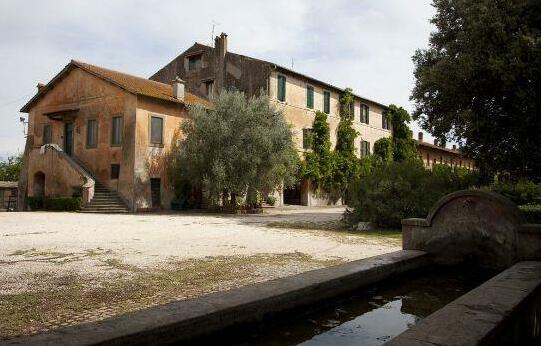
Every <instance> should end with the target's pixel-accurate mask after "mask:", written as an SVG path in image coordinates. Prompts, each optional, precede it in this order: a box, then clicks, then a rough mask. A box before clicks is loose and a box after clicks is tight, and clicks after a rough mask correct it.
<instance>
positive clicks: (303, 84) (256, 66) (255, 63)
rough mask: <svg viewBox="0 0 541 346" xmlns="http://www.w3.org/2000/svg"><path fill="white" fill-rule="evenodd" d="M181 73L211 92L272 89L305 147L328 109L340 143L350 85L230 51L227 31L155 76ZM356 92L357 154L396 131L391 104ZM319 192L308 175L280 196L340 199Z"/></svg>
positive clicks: (314, 201) (315, 201) (192, 85)
mask: <svg viewBox="0 0 541 346" xmlns="http://www.w3.org/2000/svg"><path fill="white" fill-rule="evenodd" d="M177 76H178V77H180V78H181V79H182V80H185V81H186V87H187V90H188V91H190V92H192V93H194V94H196V95H199V96H201V97H206V98H211V97H212V96H213V95H217V94H218V93H219V92H220V90H223V89H224V88H226V89H236V90H240V91H243V92H244V93H245V94H246V95H248V96H252V95H255V94H257V93H259V92H263V93H266V94H268V95H269V97H270V99H271V102H273V103H274V104H276V105H277V106H278V108H279V109H282V110H283V113H284V115H285V117H286V119H287V120H288V122H289V123H290V124H291V125H292V128H293V135H294V141H295V144H296V145H297V148H298V150H299V152H301V153H302V152H303V151H305V150H310V149H309V141H307V138H308V136H309V134H310V130H311V127H312V123H313V121H314V117H315V113H316V111H318V110H319V111H323V112H325V113H327V114H328V115H329V117H328V119H329V125H330V129H331V142H332V145H333V147H334V145H335V144H336V128H337V126H338V123H339V121H340V116H339V98H340V95H341V94H342V93H343V92H344V89H342V88H339V87H336V86H333V85H331V84H328V83H325V82H322V81H319V80H317V79H315V78H312V77H310V76H307V75H304V74H301V73H298V72H296V71H293V70H291V69H288V68H285V67H283V66H279V65H277V64H274V63H272V62H268V61H263V60H260V59H255V58H251V57H248V56H244V55H240V54H236V53H232V52H229V51H228V49H227V35H226V34H224V33H222V34H221V35H220V36H218V37H216V39H215V45H214V47H209V46H206V45H203V44H200V43H195V44H194V45H193V46H191V47H190V48H188V49H187V50H186V51H184V52H183V53H182V54H180V55H179V56H178V57H176V58H175V59H173V60H172V61H171V62H169V63H168V64H167V65H165V66H164V67H163V68H161V69H160V70H159V71H158V72H156V73H155V74H154V75H153V76H151V77H150V79H152V80H155V81H159V82H162V83H167V82H168V81H170V80H172V79H174V78H176V77H177ZM354 97H355V102H354V107H353V113H354V122H353V126H354V128H355V129H356V130H357V131H358V132H359V136H358V138H357V143H356V149H357V155H358V156H362V155H370V153H371V151H372V148H373V144H374V142H376V141H377V140H378V139H380V138H383V137H389V136H391V134H392V130H391V125H390V123H389V122H388V121H387V119H385V118H384V117H383V111H384V110H385V108H386V106H385V105H383V104H381V103H378V102H376V101H373V100H369V99H367V98H364V97H361V96H358V95H354ZM313 192H314V191H313V189H312V188H311V187H310V183H309V182H307V181H305V182H302V183H301V184H300V185H299V186H298V187H297V188H295V189H291V190H286V191H284V193H279V194H278V196H277V197H279V199H278V201H280V203H287V204H303V205H325V204H332V203H336V202H338V203H339V201H334V200H330V199H329V198H327V197H325V196H320V197H316V195H315V194H314V193H313ZM321 197H322V198H321Z"/></svg>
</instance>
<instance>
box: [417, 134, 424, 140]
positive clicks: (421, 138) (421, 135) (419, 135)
mask: <svg viewBox="0 0 541 346" xmlns="http://www.w3.org/2000/svg"><path fill="white" fill-rule="evenodd" d="M417 138H419V142H422V141H423V133H422V132H419V134H418V135H417Z"/></svg>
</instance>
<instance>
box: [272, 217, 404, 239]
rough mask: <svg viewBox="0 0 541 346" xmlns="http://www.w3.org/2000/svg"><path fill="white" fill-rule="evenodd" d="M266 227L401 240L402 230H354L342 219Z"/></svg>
mask: <svg viewBox="0 0 541 346" xmlns="http://www.w3.org/2000/svg"><path fill="white" fill-rule="evenodd" d="M267 226H268V227H274V228H290V229H305V230H322V231H332V232H337V233H342V234H347V235H353V236H359V237H372V238H381V239H393V240H401V239H402V231H401V230H399V229H381V230H373V231H354V230H352V229H351V226H350V225H348V224H347V223H346V222H344V221H342V220H332V221H323V222H313V221H296V222H287V221H281V222H271V223H268V224H267Z"/></svg>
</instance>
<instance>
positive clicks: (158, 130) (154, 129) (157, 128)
mask: <svg viewBox="0 0 541 346" xmlns="http://www.w3.org/2000/svg"><path fill="white" fill-rule="evenodd" d="M150 143H151V144H158V145H160V144H163V119H162V118H160V117H150Z"/></svg>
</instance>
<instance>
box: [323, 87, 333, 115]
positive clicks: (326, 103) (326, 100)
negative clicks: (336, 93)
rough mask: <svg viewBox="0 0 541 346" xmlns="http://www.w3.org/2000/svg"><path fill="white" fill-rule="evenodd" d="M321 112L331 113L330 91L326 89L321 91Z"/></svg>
mask: <svg viewBox="0 0 541 346" xmlns="http://www.w3.org/2000/svg"><path fill="white" fill-rule="evenodd" d="M323 112H325V113H327V114H330V113H331V93H330V92H328V91H324V92H323Z"/></svg>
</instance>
